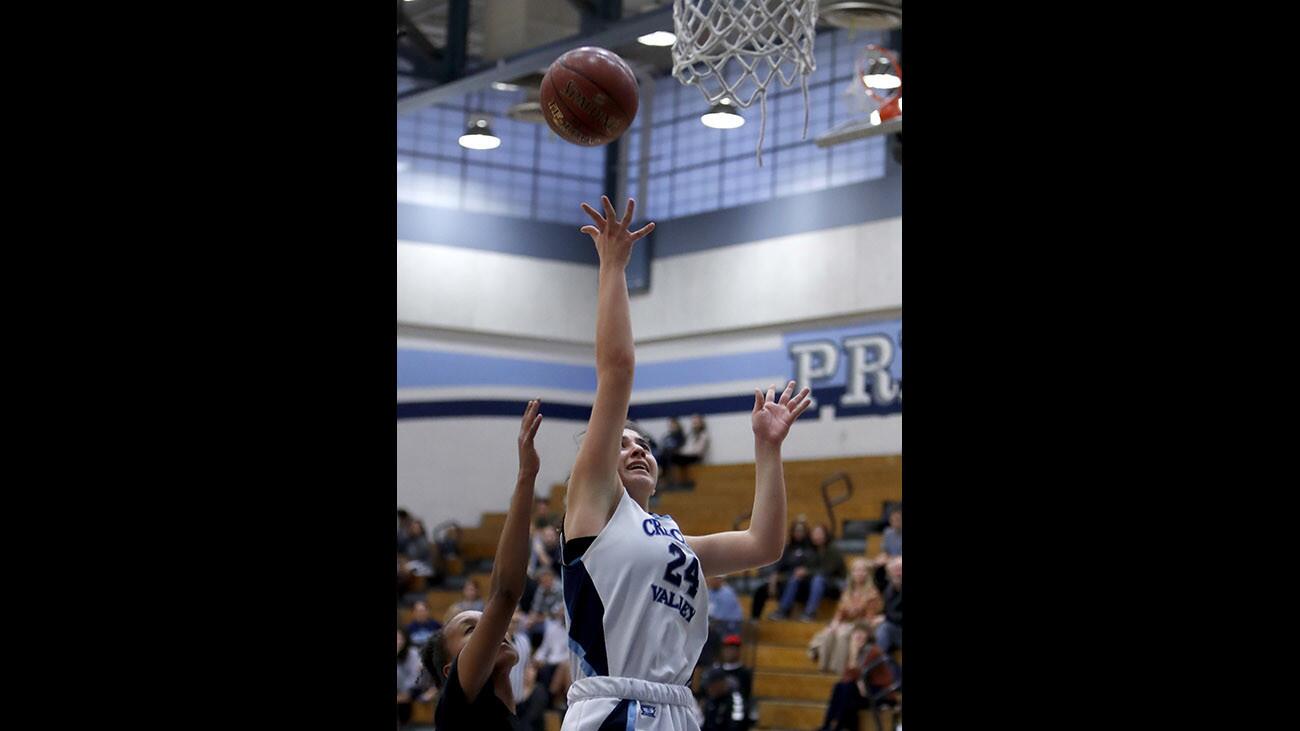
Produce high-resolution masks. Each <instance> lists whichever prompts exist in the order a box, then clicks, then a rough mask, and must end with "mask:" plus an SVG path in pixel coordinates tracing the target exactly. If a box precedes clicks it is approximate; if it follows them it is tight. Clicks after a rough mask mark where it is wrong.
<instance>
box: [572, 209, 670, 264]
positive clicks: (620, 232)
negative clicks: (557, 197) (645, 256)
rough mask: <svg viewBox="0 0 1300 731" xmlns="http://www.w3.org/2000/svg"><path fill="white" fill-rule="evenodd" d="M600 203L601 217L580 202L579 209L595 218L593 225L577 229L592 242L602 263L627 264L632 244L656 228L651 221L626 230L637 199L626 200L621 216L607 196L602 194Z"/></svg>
mask: <svg viewBox="0 0 1300 731" xmlns="http://www.w3.org/2000/svg"><path fill="white" fill-rule="evenodd" d="M600 202H601V204H602V205H603V206H604V208H605V215H603V216H602V215H600V214H599V213H597V212H596V209H595V208H592V207H591V206H589V205H587V204H586V203H583V204H582V210H583V211H585V212H586V214H587V215H588V216H591V220H593V221H595V222H596V225H595V226H591V225H587V226H583V227H582V228H581V229H580V230H581V231H582V232H583V233H585V234H587V235H588V236H590V237H591V240H592V241H594V242H595V244H596V254H597V255H599V256H600V263H601V264H608V265H611V266H618V267H626V266H627V263H628V260H630V259H631V258H632V245H633V244H635V243H636V242H637V240H638V239H640V238H642V237H644V236H645V235H646V234H648V233H650V232H651V231H653V230H655V225H654V222H653V221H651V222H650V223H647V224H646V225H644V226H642V227H641V228H639V229H637V230H636V231H631V232H629V231H628V230H627V227H628V226H629V225H631V223H632V213H633V212H634V211H636V200H634V199H632V198H628V199H627V210H626V211H625V212H624V213H623V218H621V219H620V218H619V217H618V216H617V215H615V213H614V204H613V203H610V202H609V196H604V195H602V196H601V197H600Z"/></svg>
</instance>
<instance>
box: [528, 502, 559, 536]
mask: <svg viewBox="0 0 1300 731" xmlns="http://www.w3.org/2000/svg"><path fill="white" fill-rule="evenodd" d="M548 525H549V526H551V527H552V528H556V529H559V528H560V527H561V526H563V525H564V520H563V518H562V517H561V516H560V514H559V513H557V512H555V511H554V510H552V509H551V499H550V498H545V497H539V498H534V499H533V527H534V528H536V529H538V530H541V529H542V528H545V527H546V526H548Z"/></svg>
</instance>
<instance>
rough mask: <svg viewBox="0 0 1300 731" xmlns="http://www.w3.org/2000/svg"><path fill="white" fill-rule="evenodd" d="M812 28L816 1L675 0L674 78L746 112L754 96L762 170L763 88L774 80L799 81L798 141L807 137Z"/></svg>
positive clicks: (786, 83) (710, 98)
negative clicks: (800, 116) (800, 123)
mask: <svg viewBox="0 0 1300 731" xmlns="http://www.w3.org/2000/svg"><path fill="white" fill-rule="evenodd" d="M816 23H817V0H673V31H674V32H675V34H676V35H677V41H676V42H675V43H674V44H673V76H674V77H675V78H676V79H677V80H678V81H680V82H682V83H683V84H686V85H688V86H689V85H695V86H696V87H698V88H699V90H700V92H701V93H703V94H704V98H705V99H706V100H708V103H709V104H717V103H719V102H721V101H722V100H723V99H729V100H730V101H731V103H732V104H734V105H735V106H738V107H742V108H746V109H747V108H749V106H750V105H751V104H753V103H754V100H755V99H758V103H759V126H758V149H757V155H758V164H759V165H760V166H761V165H762V164H763V133H764V130H765V129H766V128H767V87H768V85H769V84H771V83H772V80H773V79H774V78H779V79H780V80H781V85H782V86H784V87H786V88H789V87H790V86H791V85H792V84H794V80H795V77H796V76H798V77H799V78H800V83H801V86H802V87H803V137H804V139H807V138H808V76H809V75H810V74H811V73H812V72H813V71H814V70H815V69H816V68H817V61H816V59H815V58H814V57H813V38H814V36H815V35H816V29H815V27H814V26H815V25H816ZM733 79H734V80H733Z"/></svg>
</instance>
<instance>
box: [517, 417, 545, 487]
mask: <svg viewBox="0 0 1300 731" xmlns="http://www.w3.org/2000/svg"><path fill="white" fill-rule="evenodd" d="M541 409H542V402H541V400H540V399H533V400H532V401H529V402H528V408H526V409H524V418H523V421H521V422H520V423H519V474H521V475H533V476H536V475H537V471H538V470H540V469H541V468H542V459H541V457H539V456H537V445H536V444H533V437H535V436H537V428H538V427H540V426H541V425H542V415H541V413H540V412H541Z"/></svg>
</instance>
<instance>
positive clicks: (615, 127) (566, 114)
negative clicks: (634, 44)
mask: <svg viewBox="0 0 1300 731" xmlns="http://www.w3.org/2000/svg"><path fill="white" fill-rule="evenodd" d="M638 101H639V99H638V97H637V83H636V75H635V74H633V73H632V69H631V67H629V66H628V65H627V62H626V61H624V60H623V59H622V58H620V57H619V56H618V54H616V53H614V52H613V51H608V50H606V49H604V48H596V47H594V46H583V47H582V48H575V49H573V50H572V51H569V52H567V53H565V54H564V55H563V56H560V57H559V58H557V59H555V63H552V64H551V67H550V68H549V69H547V70H546V76H544V77H543V78H542V94H541V103H542V114H543V115H545V117H546V124H547V125H549V126H550V128H551V129H552V130H554V131H555V134H557V135H559V136H560V137H561V138H563V139H564V140H566V141H568V142H572V143H573V144H575V145H582V146H584V147H595V146H597V145H607V144H609V143H611V142H613V141H614V140H616V139H618V138H619V137H621V136H622V135H623V133H624V132H626V131H627V128H628V127H629V126H631V124H632V120H633V119H634V118H636V108H637V103H638Z"/></svg>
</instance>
